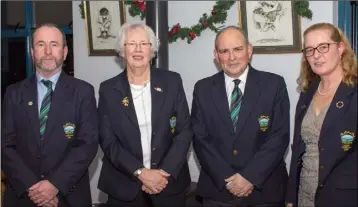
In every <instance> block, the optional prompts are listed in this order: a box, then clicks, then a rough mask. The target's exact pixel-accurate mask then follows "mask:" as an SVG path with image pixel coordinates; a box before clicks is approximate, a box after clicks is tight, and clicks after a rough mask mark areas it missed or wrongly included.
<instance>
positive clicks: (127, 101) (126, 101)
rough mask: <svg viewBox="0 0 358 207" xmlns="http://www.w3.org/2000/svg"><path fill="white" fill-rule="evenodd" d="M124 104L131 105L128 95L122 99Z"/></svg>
mask: <svg viewBox="0 0 358 207" xmlns="http://www.w3.org/2000/svg"><path fill="white" fill-rule="evenodd" d="M122 104H123V105H124V106H128V105H129V100H128V97H124V98H123V99H122Z"/></svg>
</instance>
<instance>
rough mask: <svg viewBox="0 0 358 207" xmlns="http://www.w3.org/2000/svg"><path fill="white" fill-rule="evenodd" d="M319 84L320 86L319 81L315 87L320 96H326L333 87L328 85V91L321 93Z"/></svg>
mask: <svg viewBox="0 0 358 207" xmlns="http://www.w3.org/2000/svg"><path fill="white" fill-rule="evenodd" d="M320 86H321V81H320V82H319V85H318V88H317V92H318V94H319V95H321V96H326V95H327V94H328V93H329V92H330V91H331V90H332V89H333V87H330V88H328V91H327V92H326V93H322V92H321V90H320Z"/></svg>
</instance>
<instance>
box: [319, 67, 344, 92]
mask: <svg viewBox="0 0 358 207" xmlns="http://www.w3.org/2000/svg"><path fill="white" fill-rule="evenodd" d="M342 78H343V71H342V70H339V69H336V70H334V71H333V72H332V73H330V74H329V75H326V76H321V88H322V91H327V90H330V89H332V88H334V87H336V86H338V85H339V84H340V82H341V81H342Z"/></svg>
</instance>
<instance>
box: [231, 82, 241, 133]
mask: <svg viewBox="0 0 358 207" xmlns="http://www.w3.org/2000/svg"><path fill="white" fill-rule="evenodd" d="M234 83H235V87H234V90H233V91H232V93H231V104H230V117H231V120H232V124H233V127H234V132H235V133H236V123H237V120H238V118H239V111H240V107H241V101H242V92H241V90H240V88H239V84H240V80H239V79H236V80H234Z"/></svg>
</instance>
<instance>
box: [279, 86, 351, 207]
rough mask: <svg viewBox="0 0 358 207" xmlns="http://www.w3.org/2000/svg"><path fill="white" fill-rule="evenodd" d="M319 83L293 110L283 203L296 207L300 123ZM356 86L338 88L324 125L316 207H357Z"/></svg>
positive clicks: (303, 94)
mask: <svg viewBox="0 0 358 207" xmlns="http://www.w3.org/2000/svg"><path fill="white" fill-rule="evenodd" d="M318 84H319V81H318V80H317V81H315V82H313V83H312V84H311V86H310V87H309V89H308V90H307V91H306V92H303V93H301V95H300V98H299V100H298V103H297V107H296V115H295V129H294V140H293V149H292V158H291V166H290V176H289V185H288V190H287V197H286V201H287V202H288V203H293V204H294V206H297V197H298V188H299V180H300V172H301V168H302V156H303V154H304V152H305V148H306V147H305V143H304V142H303V140H302V137H301V125H302V120H303V118H304V116H305V114H306V112H307V109H308V107H309V105H310V103H311V101H312V99H313V95H314V93H315V92H316V90H317V87H318ZM356 136H357V85H355V86H354V87H348V86H346V85H345V84H344V83H343V82H342V83H341V84H340V86H339V87H338V89H337V91H336V94H335V95H334V97H333V100H332V102H331V105H330V107H329V109H328V111H327V114H326V117H325V119H324V121H323V125H322V129H321V133H320V138H319V149H320V151H319V154H320V155H319V163H320V169H319V170H320V171H319V178H318V184H319V186H318V189H317V192H316V200H315V204H316V206H322V207H323V206H332V207H333V206H357V192H358V191H357V185H358V184H357V164H358V160H357V156H358V155H357V141H356Z"/></svg>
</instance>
